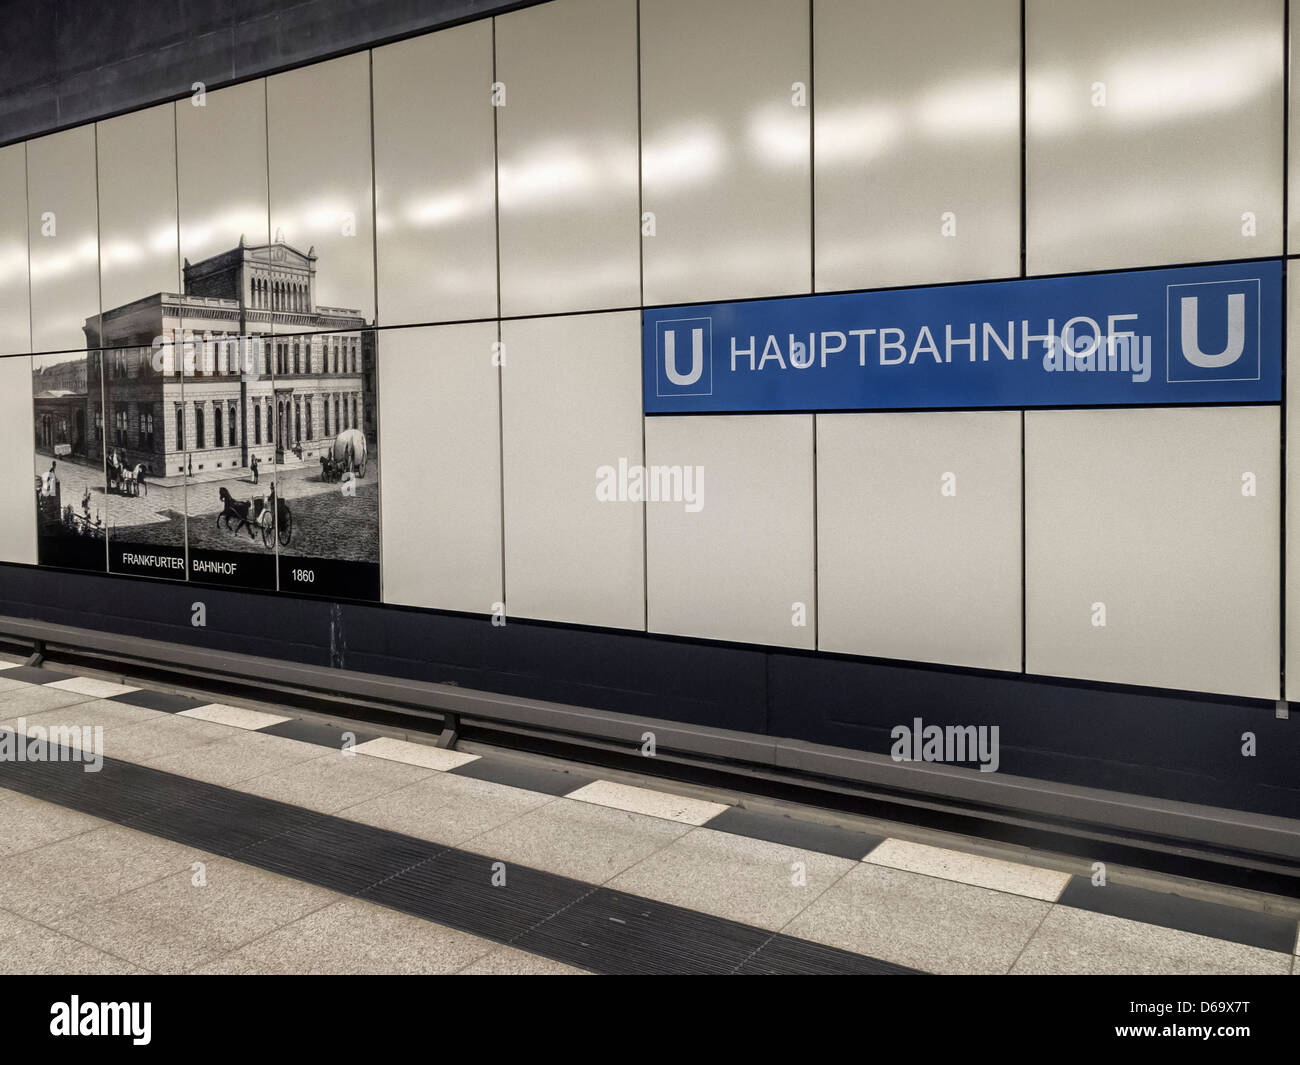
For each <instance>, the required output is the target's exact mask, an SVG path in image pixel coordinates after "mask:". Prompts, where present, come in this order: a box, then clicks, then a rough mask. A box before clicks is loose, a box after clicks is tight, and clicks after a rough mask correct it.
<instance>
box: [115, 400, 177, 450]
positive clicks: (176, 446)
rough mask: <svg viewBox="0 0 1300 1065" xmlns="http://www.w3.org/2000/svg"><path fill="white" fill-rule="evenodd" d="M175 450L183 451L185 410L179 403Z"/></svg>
mask: <svg viewBox="0 0 1300 1065" xmlns="http://www.w3.org/2000/svg"><path fill="white" fill-rule="evenodd" d="M96 428H98V426H96ZM176 450H177V451H184V450H185V408H184V407H182V406H181V405H180V404H179V403H177V404H176Z"/></svg>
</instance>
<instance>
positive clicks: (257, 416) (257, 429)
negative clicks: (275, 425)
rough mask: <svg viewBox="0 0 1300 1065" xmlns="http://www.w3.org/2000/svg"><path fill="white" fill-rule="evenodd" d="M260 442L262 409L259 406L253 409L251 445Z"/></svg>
mask: <svg viewBox="0 0 1300 1065" xmlns="http://www.w3.org/2000/svg"><path fill="white" fill-rule="evenodd" d="M261 442H262V408H261V407H260V406H257V407H254V408H253V443H254V444H260V443H261Z"/></svg>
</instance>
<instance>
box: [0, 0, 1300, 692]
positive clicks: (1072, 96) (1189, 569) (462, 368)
mask: <svg viewBox="0 0 1300 1065" xmlns="http://www.w3.org/2000/svg"><path fill="white" fill-rule="evenodd" d="M1022 18H1023V31H1022ZM1286 26H1287V11H1286V5H1285V3H1284V2H1283V0H1241V2H1239V3H1236V4H1232V5H1222V4H1215V3H1210V2H1207V0H1148V2H1146V3H1143V4H1132V3H1121V2H1119V0H1088V2H1087V3H1079V4H1060V3H1055V2H1051V0H1026V2H1025V3H1024V4H1023V5H1022V4H1020V3H1019V2H1017V0H990V2H989V3H986V4H979V5H973V4H968V3H960V2H956V0H934V2H932V3H927V4H916V3H914V2H902V0H866V2H858V0H811V2H810V0H760V2H755V0H745V2H741V0H713V2H711V3H708V4H703V5H701V4H698V3H686V2H684V0H599V2H597V0H550V2H548V3H542V4H539V5H536V6H531V7H527V8H525V9H522V10H518V11H513V12H510V13H507V14H504V15H499V16H496V17H494V18H486V19H482V20H480V21H477V22H469V23H466V24H464V25H459V26H455V27H453V28H450V29H446V30H441V31H438V32H434V33H430V34H425V35H422V36H417V37H412V38H410V39H408V40H403V41H399V42H397V43H393V44H385V45H382V46H380V47H375V48H372V49H369V50H363V51H357V52H354V53H353V54H349V55H345V56H342V57H339V58H333V59H330V60H328V61H325V62H321V63H316V64H310V65H307V66H302V67H300V68H297V69H294V70H289V71H285V72H282V73H277V74H274V75H272V76H270V77H266V78H260V79H254V80H250V81H247V82H244V83H241V84H238V85H233V86H230V87H227V88H223V89H219V90H215V91H211V92H205V93H196V94H195V95H194V96H192V97H186V98H183V99H180V100H177V101H175V102H172V103H166V104H162V105H157V106H152V107H148V108H145V109H142V110H140V111H136V112H132V113H130V114H126V115H121V116H118V117H114V118H109V119H106V120H103V121H99V122H95V123H91V124H87V125H84V126H79V127H76V128H72V129H68V130H64V131H62V132H58V133H54V134H51V135H48V136H43V137H39V138H36V139H32V140H29V141H26V142H22V143H15V144H11V145H8V146H6V147H3V148H0V348H2V351H0V355H2V357H0V413H2V417H0V426H2V428H0V439H2V440H3V441H4V444H5V454H6V456H7V459H8V460H7V462H6V463H5V467H4V471H3V473H0V505H2V506H3V510H2V512H0V560H2V561H5V562H10V563H18V564H23V565H34V566H49V567H55V568H60V569H69V568H70V569H79V570H84V571H89V572H110V573H114V574H121V575H130V576H137V577H148V578H152V579H158V580H163V581H168V582H172V583H175V582H177V581H190V582H193V583H196V584H202V585H217V586H222V587H229V588H233V589H240V590H245V591H254V592H260V593H265V594H268V595H277V594H279V595H283V594H284V593H293V594H301V595H307V596H313V597H319V598H324V599H335V600H340V599H345V600H360V601H368V602H377V603H386V604H391V605H394V606H401V607H405V608H418V609H423V610H428V611H435V612H438V611H441V612H456V613H463V614H469V615H476V616H479V617H481V618H483V619H488V618H494V617H495V618H497V619H498V620H499V619H500V618H503V617H504V618H519V619H531V620H537V621H543V622H552V623H560V624H565V625H575V626H587V627H595V628H604V629H612V630H630V631H633V632H644V633H652V634H663V635H666V636H671V637H681V638H686V639H693V640H707V641H723V642H729V643H736V644H743V645H758V646H763V647H770V648H787V649H790V650H793V651H799V652H807V653H812V654H814V655H815V654H817V653H826V654H828V655H832V654H833V655H836V656H842V655H848V656H859V657H865V658H875V659H890V660H897V661H902V662H908V663H926V664H932V665H939V666H954V667H963V668H968V669H978V670H990V671H999V672H1006V673H1011V674H1019V673H1028V674H1034V675H1043V676H1050V677H1059V678H1073V679H1079V680H1085V681H1100V682H1113V683H1116V684H1123V685H1137V686H1150V687H1155V688H1162V689H1178V690H1186V691H1192V692H1197V693H1204V694H1213V695H1227V696H1234V697H1242V698H1247V699H1270V700H1271V699H1277V698H1279V697H1280V696H1289V697H1291V698H1296V697H1297V695H1296V693H1297V691H1300V681H1297V680H1295V679H1291V680H1289V681H1288V682H1287V683H1286V684H1285V691H1284V685H1283V682H1282V680H1281V677H1282V674H1283V668H1282V667H1283V662H1284V657H1283V652H1284V650H1285V652H1286V656H1285V659H1286V660H1287V661H1290V662H1300V614H1297V613H1296V612H1297V611H1300V581H1298V580H1297V578H1296V576H1295V575H1296V574H1297V573H1300V554H1297V551H1300V543H1298V542H1297V541H1296V536H1297V535H1298V534H1297V532H1296V530H1297V529H1298V528H1300V514H1297V513H1296V509H1295V508H1296V507H1297V506H1298V505H1300V503H1297V500H1300V485H1297V484H1296V483H1294V473H1293V471H1294V470H1295V469H1296V468H1297V463H1296V462H1289V463H1287V464H1286V465H1285V467H1284V455H1283V454H1282V445H1281V440H1282V430H1283V428H1284V425H1286V426H1290V428H1291V429H1292V430H1294V429H1295V427H1294V425H1292V418H1291V411H1293V410H1294V409H1295V402H1294V400H1295V396H1294V389H1295V388H1296V387H1297V386H1296V384H1295V382H1296V381H1297V380H1300V371H1297V370H1296V367H1294V366H1292V371H1293V372H1291V373H1290V374H1288V376H1287V382H1288V389H1289V390H1290V392H1291V393H1292V395H1291V396H1290V397H1287V398H1289V399H1290V400H1291V401H1290V402H1285V401H1284V404H1281V405H1279V404H1262V405H1261V404H1254V405H1233V406H1221V407H1209V406H1203V407H1186V406H1183V407H1166V408H1135V409H1125V410H1117V409H1069V410H1065V409H1062V410H1029V411H1026V410H1022V409H1002V410H982V411H974V410H945V411H936V410H914V411H897V412H889V413H885V412H881V411H870V410H864V411H861V412H856V411H855V412H847V413H834V414H831V413H817V412H815V411H811V412H810V411H798V412H792V413H788V414H776V413H763V414H726V415H723V414H718V413H709V414H700V415H672V416H667V415H646V414H644V413H643V410H644V407H643V400H644V396H643V389H644V384H643V374H642V358H643V354H642V336H641V318H642V313H641V312H642V309H643V308H646V307H655V306H664V305H675V304H687V303H696V304H698V303H705V302H719V301H731V300H748V299H753V298H768V297H778V296H801V295H812V294H815V293H827V292H846V291H858V290H867V289H881V288H892V287H901V286H921V285H939V284H956V283H963V282H972V281H984V280H995V279H1010V278H1021V277H1035V276H1039V275H1046V274H1065V273H1072V272H1081V271H1103V270H1105V271H1118V270H1126V269H1130V268H1137V267H1159V266H1176V265H1181V264H1196V263H1210V262H1221V261H1227V260H1252V259H1269V258H1277V257H1284V256H1285V254H1286V253H1287V250H1288V249H1287V247H1286V246H1285V241H1286V234H1285V233H1284V222H1283V219H1284V217H1288V216H1287V215H1286V212H1285V195H1286V193H1287V192H1288V191H1289V188H1288V186H1289V184H1290V181H1289V177H1290V178H1292V179H1293V176H1294V173H1295V168H1294V167H1290V168H1288V167H1287V165H1286V164H1287V160H1286V159H1284V158H1283V152H1284V143H1285V141H1284V136H1283V134H1284V126H1285V124H1286V123H1287V122H1288V121H1290V119H1291V116H1288V115H1286V114H1285V113H1284V112H1285V101H1286V73H1287V64H1286V54H1287V41H1286V40H1285V37H1286ZM1292 111H1293V112H1294V107H1293V108H1292ZM1022 134H1023V149H1022ZM1290 143H1291V144H1292V145H1294V144H1295V143H1296V139H1295V138H1294V137H1293V138H1291V142H1290ZM1292 151H1295V149H1294V147H1293V148H1292ZM1022 152H1023V154H1022ZM1297 292H1298V290H1297V289H1296V287H1295V283H1294V282H1290V284H1289V297H1290V298H1289V302H1290V304H1291V305H1292V306H1294V305H1295V299H1296V296H1297ZM1288 321H1289V322H1291V323H1292V324H1291V326H1290V328H1291V330H1292V331H1294V329H1295V328H1296V327H1295V325H1294V319H1293V318H1288ZM159 338H163V339H162V340H161V341H160V339H159ZM1290 347H1292V348H1294V345H1290ZM1275 354H1276V353H1275ZM979 405H986V404H975V403H972V404H971V406H979ZM1009 406H1010V405H1009ZM1287 439H1289V440H1295V439H1297V435H1296V431H1290V432H1288V433H1287ZM647 466H649V467H657V466H662V467H670V468H673V469H678V468H680V472H682V475H683V476H686V475H687V474H688V473H693V472H694V471H699V473H698V478H696V479H695V480H694V481H693V482H691V483H689V484H688V485H686V487H687V488H689V491H688V492H687V493H686V495H685V496H684V497H683V498H680V499H678V500H677V501H675V502H671V501H651V502H646V501H644V500H643V499H642V498H640V497H639V496H638V487H639V486H638V483H637V477H638V471H640V470H641V469H642V468H643V467H647ZM1284 468H1285V470H1286V471H1287V472H1286V479H1287V481H1288V483H1289V486H1290V487H1289V490H1288V491H1287V493H1286V500H1287V502H1286V505H1285V507H1284V506H1283V493H1282V488H1283V478H1284V475H1283V469H1284ZM1246 479H1248V480H1249V484H1250V491H1249V492H1246V491H1244V485H1245V483H1246ZM954 486H955V490H954ZM1284 519H1286V520H1285V522H1284ZM1284 529H1285V532H1284ZM1284 554H1285V556H1286V558H1288V559H1289V560H1290V564H1289V565H1287V567H1286V569H1285V572H1286V574H1287V578H1286V585H1287V588H1286V592H1287V594H1286V595H1285V602H1286V614H1287V615H1288V623H1287V624H1286V626H1285V632H1286V638H1285V644H1286V646H1285V648H1284V646H1283V636H1282V633H1283V606H1282V603H1283V598H1284V597H1283V559H1284ZM1099 607H1100V608H1101V609H1100V610H1099V609H1098V608H1099ZM1103 621H1104V623H1100V622H1103ZM1288 676H1290V677H1292V678H1295V677H1298V676H1300V670H1291V671H1289V672H1288Z"/></svg>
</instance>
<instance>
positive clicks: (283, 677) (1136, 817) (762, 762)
mask: <svg viewBox="0 0 1300 1065" xmlns="http://www.w3.org/2000/svg"><path fill="white" fill-rule="evenodd" d="M0 636H9V637H16V638H18V639H20V640H24V641H31V642H34V643H36V644H37V645H38V646H41V645H53V646H55V647H66V648H68V649H69V650H72V651H84V650H90V651H94V652H97V653H101V654H105V655H109V656H111V657H113V658H115V659H117V660H119V661H129V662H135V663H138V664H139V665H141V666H142V667H146V668H159V667H162V668H176V667H181V668H184V669H188V670H195V671H198V672H201V673H203V674H206V675H208V676H210V677H213V678H228V679H229V680H231V681H234V682H241V683H257V684H260V685H267V684H273V685H274V684H278V685H283V686H285V687H286V688H289V689H292V690H296V691H301V692H307V693H319V694H320V695H321V696H322V697H327V698H334V699H337V698H338V697H339V696H340V695H343V696H348V697H352V698H357V699H361V700H367V701H370V702H374V703H380V704H384V705H385V707H386V708H387V709H390V710H392V711H393V712H397V713H405V714H409V715H411V716H412V717H416V718H420V719H422V720H424V721H426V722H427V721H428V720H430V719H434V720H438V721H440V722H441V723H442V724H443V725H444V727H446V728H449V729H450V730H451V732H452V733H453V735H454V733H455V732H456V731H457V730H458V729H459V728H460V726H461V724H462V723H463V722H465V723H473V722H481V723H484V724H487V725H488V726H492V725H503V726H507V727H509V726H523V727H528V728H534V729H540V730H543V731H545V732H549V733H554V734H557V735H560V736H572V737H586V738H594V739H597V740H599V741H603V742H604V743H608V744H615V745H619V746H621V747H623V748H624V749H625V750H627V751H630V752H631V751H636V750H638V749H639V748H640V746H641V744H642V735H643V734H644V733H645V732H647V731H650V732H653V733H654V735H655V744H656V747H657V749H658V750H659V751H660V752H678V753H681V754H683V755H687V756H699V757H704V758H709V759H716V760H720V761H725V762H727V763H730V766H731V767H732V768H735V769H741V768H743V765H750V766H753V767H755V768H758V769H761V770H763V771H767V772H776V773H785V774H790V775H791V776H792V777H795V776H796V775H798V776H803V777H805V778H807V777H811V778H820V779H824V780H829V781H842V782H848V783H851V784H854V785H866V786H870V787H878V788H885V789H890V790H892V791H897V792H901V793H904V794H910V795H915V796H918V797H922V798H934V797H940V798H943V799H947V800H950V801H953V802H956V803H960V804H964V805H969V806H973V807H979V808H984V809H993V810H999V811H1007V812H1009V813H1012V814H1017V815H1024V814H1029V815H1033V816H1037V817H1042V818H1048V819H1053V820H1060V821H1068V822H1074V823H1077V824H1081V825H1093V826H1103V827H1104V828H1106V829H1108V830H1111V831H1120V832H1127V833H1133V834H1135V835H1139V836H1147V837H1159V838H1162V839H1166V840H1173V841H1182V842H1187V843H1191V844H1195V845H1202V846H1209V847H1211V848H1217V849H1221V850H1224V851H1227V852H1238V853H1242V854H1249V855H1255V856H1258V857H1259V858H1261V859H1264V860H1265V861H1281V862H1282V863H1284V864H1285V865H1287V866H1297V865H1300V820H1294V819H1290V818H1283V817H1276V816H1272V815H1268V814H1259V813H1252V812H1249V811H1242V810H1231V809H1225V808H1222V807H1214V806H1203V805H1198V804H1194V803H1186V802H1179V801H1176V800H1172V799H1160V798H1154V797H1151V796H1144V795H1134V794H1126V793H1121V792H1114V791H1106V790H1102V789H1097V788H1088V787H1082V786H1079V785H1071V784H1061V783H1056V782H1053V781H1044V780H1036V779H1032V778H1029V777H1018V776H1012V775H1009V774H1005V773H981V772H978V771H976V770H971V769H963V768H960V767H955V766H948V765H942V764H937V763H923V762H895V761H893V760H892V759H890V758H887V757H885V756H884V755H878V754H872V753H869V752H862V751H853V750H848V749H845V748H840V747H828V746H824V745H820V744H815V743H809V742H805V741H801V740H795V739H785V738H780V737H770V736H761V735H756V734H753V733H747V732H737V731H732V730H727V729H719V728H712V727H709V726H703V725H691V724H688V723H683V722H678V721H665V720H661V719H656V718H650V717H632V716H630V715H627V714H622V713H615V712H610V711H604V710H598V709H594V708H590V707H581V706H571V705H567V704H564V703H553V702H546V701H543V700H538V699H526V698H520V697H516V696H511V695H505V694H499V693H495V692H485V691H478V690H474V689H469V688H461V687H457V686H454V685H449V684H438V683H434V682H430V681H419V680H411V679H407V678H402V677H389V676H383V675H379V674H374V673H360V672H356V671H352V670H345V669H336V668H331V667H328V666H323V665H315V664H312V663H304V662H293V661H288V660H285V659H279V658H264V657H260V656H257V655H250V654H244V653H240V652H232V651H224V650H216V649H209V648H203V647H196V646H193V645H187V644H176V643H168V642H165V641H161V640H148V639H141V638H139V637H135V636H128V635H125V634H122V633H115V632H104V631H100V630H96V629H85V628H78V627H75V626H70V625H56V624H50V623H47V622H42V621H36V620H33V619H24V618H12V617H0Z"/></svg>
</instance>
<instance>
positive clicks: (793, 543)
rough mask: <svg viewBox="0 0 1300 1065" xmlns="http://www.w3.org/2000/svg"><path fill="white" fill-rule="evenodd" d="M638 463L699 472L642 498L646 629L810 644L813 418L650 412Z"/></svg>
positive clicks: (812, 614) (813, 615)
mask: <svg viewBox="0 0 1300 1065" xmlns="http://www.w3.org/2000/svg"><path fill="white" fill-rule="evenodd" d="M646 465H647V467H649V468H650V469H652V470H653V469H654V468H655V467H678V466H680V467H683V477H684V474H685V467H697V468H699V469H702V470H703V474H702V484H703V494H702V496H698V495H697V497H696V503H692V504H690V505H691V506H696V505H697V504H698V503H702V505H699V506H698V509H695V510H693V511H692V510H689V509H688V504H687V501H686V500H685V499H683V500H682V501H672V500H661V501H659V502H650V503H647V505H646V563H647V565H646V571H647V582H648V583H647V590H648V596H647V599H648V619H649V629H650V631H652V632H666V633H673V634H676V635H679V636H698V637H704V638H707V639H715V640H735V641H738V642H742V643H760V644H777V645H780V646H783V647H805V648H812V647H813V645H814V626H815V622H816V603H815V600H814V596H815V588H814V583H815V579H814V574H813V566H814V563H813V549H814V544H813V540H814V536H813V510H814V505H815V504H814V498H813V494H814V493H813V419H812V416H811V415H769V416H755V415H742V416H722V417H688V418H647V419H646ZM696 477H697V480H696V487H697V489H698V487H699V483H700V481H699V472H698V470H697V473H696ZM683 483H685V481H684V480H683ZM796 604H803V606H804V611H803V619H804V620H805V622H806V624H804V625H800V626H796V625H795V624H794V621H795V619H796V609H797V608H796Z"/></svg>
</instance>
